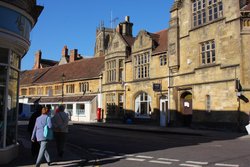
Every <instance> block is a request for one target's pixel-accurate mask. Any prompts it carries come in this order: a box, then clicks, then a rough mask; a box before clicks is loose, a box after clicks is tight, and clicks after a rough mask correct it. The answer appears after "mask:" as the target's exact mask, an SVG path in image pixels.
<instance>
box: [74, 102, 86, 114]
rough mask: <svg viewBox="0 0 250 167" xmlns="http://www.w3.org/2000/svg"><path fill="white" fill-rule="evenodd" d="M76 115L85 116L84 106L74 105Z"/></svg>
mask: <svg viewBox="0 0 250 167" xmlns="http://www.w3.org/2000/svg"><path fill="white" fill-rule="evenodd" d="M76 115H85V104H76Z"/></svg>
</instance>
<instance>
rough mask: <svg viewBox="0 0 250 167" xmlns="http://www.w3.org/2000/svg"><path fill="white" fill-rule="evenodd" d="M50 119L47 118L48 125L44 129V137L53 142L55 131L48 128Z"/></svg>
mask: <svg viewBox="0 0 250 167" xmlns="http://www.w3.org/2000/svg"><path fill="white" fill-rule="evenodd" d="M48 118H49V117H47V118H46V124H45V126H44V128H43V136H44V137H45V138H46V140H52V139H53V131H52V128H49V127H48Z"/></svg>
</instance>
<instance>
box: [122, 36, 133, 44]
mask: <svg viewBox="0 0 250 167" xmlns="http://www.w3.org/2000/svg"><path fill="white" fill-rule="evenodd" d="M122 37H123V39H124V40H125V41H126V43H127V44H128V45H129V46H130V47H131V46H132V45H133V44H134V42H135V38H134V37H131V36H127V35H122Z"/></svg>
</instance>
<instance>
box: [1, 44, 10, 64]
mask: <svg viewBox="0 0 250 167" xmlns="http://www.w3.org/2000/svg"><path fill="white" fill-rule="evenodd" d="M8 57H9V49H5V48H0V63H4V64H8Z"/></svg>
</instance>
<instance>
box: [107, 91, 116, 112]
mask: <svg viewBox="0 0 250 167" xmlns="http://www.w3.org/2000/svg"><path fill="white" fill-rule="evenodd" d="M115 100H116V99H115V93H109V94H107V95H106V105H107V113H108V114H109V115H113V114H115V111H116V105H115Z"/></svg>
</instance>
